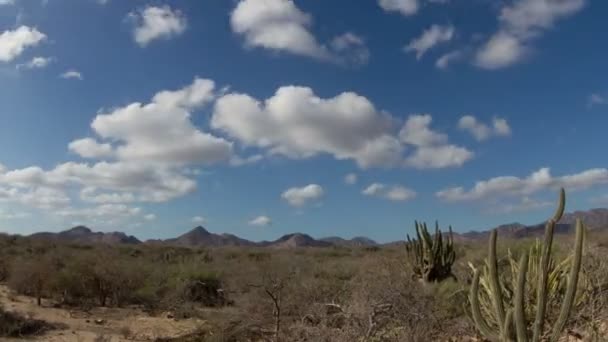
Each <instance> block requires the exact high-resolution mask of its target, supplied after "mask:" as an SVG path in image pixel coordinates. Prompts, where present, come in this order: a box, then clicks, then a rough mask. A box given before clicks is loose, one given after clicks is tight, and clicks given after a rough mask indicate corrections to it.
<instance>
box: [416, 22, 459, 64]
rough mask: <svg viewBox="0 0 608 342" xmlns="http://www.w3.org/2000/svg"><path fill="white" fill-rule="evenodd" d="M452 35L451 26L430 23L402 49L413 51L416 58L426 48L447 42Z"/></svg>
mask: <svg viewBox="0 0 608 342" xmlns="http://www.w3.org/2000/svg"><path fill="white" fill-rule="evenodd" d="M453 37H454V27H453V26H441V25H432V26H431V27H430V28H428V29H427V30H425V31H424V32H423V33H422V35H421V36H420V37H418V38H415V39H413V40H412V41H411V42H410V43H409V44H408V45H407V46H405V47H404V50H405V51H406V52H415V53H416V59H420V58H422V56H424V54H425V53H426V52H427V51H428V50H430V49H432V48H433V47H435V46H437V45H439V44H441V43H445V42H449V41H450V40H452V38H453Z"/></svg>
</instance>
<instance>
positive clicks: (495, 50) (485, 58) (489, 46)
mask: <svg viewBox="0 0 608 342" xmlns="http://www.w3.org/2000/svg"><path fill="white" fill-rule="evenodd" d="M526 53H527V47H526V46H525V45H523V43H522V42H521V41H520V40H519V39H518V38H517V37H515V36H513V35H512V34H509V33H506V32H498V33H497V34H495V35H494V36H492V38H490V40H489V41H488V42H487V43H486V44H485V45H484V46H483V48H481V49H480V50H479V51H478V52H477V55H476V57H475V58H476V61H475V63H476V64H477V65H478V66H480V67H482V68H485V69H499V68H503V67H506V66H509V65H511V64H513V63H515V62H517V61H519V60H521V59H522V58H523V57H524V56H525V55H526Z"/></svg>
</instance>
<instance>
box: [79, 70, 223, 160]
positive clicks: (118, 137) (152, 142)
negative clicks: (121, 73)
mask: <svg viewBox="0 0 608 342" xmlns="http://www.w3.org/2000/svg"><path fill="white" fill-rule="evenodd" d="M214 87H215V84H214V82H213V81H211V80H206V79H200V78H197V79H195V80H194V82H193V83H192V84H191V85H189V86H187V87H184V88H182V89H179V90H176V91H162V92H159V93H157V94H156V95H155V96H154V97H153V98H152V102H151V103H148V104H142V103H138V102H135V103H132V104H129V105H127V106H125V107H120V108H116V109H114V110H113V111H111V112H110V113H100V114H98V115H97V117H96V118H95V119H94V120H93V123H92V124H91V127H92V128H93V130H94V131H95V133H97V134H98V135H99V136H100V137H101V138H103V139H108V140H111V141H113V142H120V143H121V144H120V145H118V146H117V147H116V148H115V150H114V152H113V153H114V154H116V156H117V157H118V158H119V159H121V160H128V161H140V162H149V163H161V164H170V165H186V164H212V163H217V162H222V161H228V160H229V159H230V158H231V156H232V143H230V142H228V141H226V140H225V139H222V138H218V137H215V136H213V135H211V134H208V133H205V132H202V131H201V130H199V129H198V128H197V127H195V126H194V125H193V123H192V121H191V115H192V113H191V112H192V111H193V110H195V109H197V108H201V107H202V106H204V105H206V104H207V103H209V102H211V101H212V100H213V98H214V96H215V95H214ZM85 141H86V144H83V143H82V140H77V141H76V142H72V144H75V143H76V144H79V145H86V146H85V147H86V148H85V147H82V146H81V148H80V149H79V150H76V147H77V146H71V149H72V150H75V151H76V152H78V153H80V152H85V153H81V155H82V156H83V157H87V156H93V155H95V154H100V153H99V152H101V154H102V155H111V153H110V152H109V151H107V146H105V145H99V144H98V143H96V142H95V141H91V140H85ZM72 144H71V145H72ZM100 146H101V147H100Z"/></svg>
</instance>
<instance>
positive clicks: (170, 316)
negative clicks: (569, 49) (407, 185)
mask: <svg viewBox="0 0 608 342" xmlns="http://www.w3.org/2000/svg"><path fill="white" fill-rule="evenodd" d="M557 220H558V217H555V219H554V220H553V221H549V225H548V227H549V228H550V227H551V224H552V222H553V223H554V222H556V221H557ZM422 227H424V226H423V225H419V229H422ZM549 231H550V229H549ZM437 233H438V234H437ZM426 234H428V232H426V233H423V232H422V230H421V231H420V238H421V240H420V239H418V241H421V242H422V244H423V245H424V244H427V243H426V242H424V241H425V238H424V237H423V236H424V235H426ZM429 235H430V234H429ZM549 236H550V237H551V238H550V239H549V240H547V238H545V240H543V241H544V243H543V244H541V243H538V242H536V241H534V240H532V239H528V240H507V241H505V240H502V241H498V239H496V236H493V237H492V239H491V241H490V242H491V248H492V251H493V253H490V256H491V258H490V260H489V263H488V264H485V265H484V260H483V258H484V252H483V251H484V250H485V249H486V248H485V246H487V241H470V242H461V243H458V244H454V242H453V238H452V237H451V236H449V237H447V235H446V234H442V233H441V232H439V230H438V229H437V230H436V234H435V236H430V237H431V240H430V241H431V249H430V251H433V248H435V253H439V252H438V251H439V250H441V249H443V252H442V255H443V256H442V257H441V258H440V260H441V263H439V264H440V265H442V267H444V269H443V271H442V272H439V273H441V274H444V275H448V274H451V275H453V276H455V277H456V278H457V279H458V281H454V280H453V278H452V277H451V276H448V277H442V278H443V281H439V278H433V279H435V280H431V279H432V278H431V277H427V279H429V280H430V281H428V282H426V281H419V279H425V278H424V274H430V273H433V272H427V271H424V269H423V268H421V273H420V274H421V275H422V277H420V278H419V277H418V276H416V277H412V269H411V268H409V269H408V268H407V267H406V265H405V264H406V260H408V261H410V260H412V259H410V258H408V257H407V255H408V254H407V252H406V251H404V249H403V245H402V244H400V245H394V246H379V247H376V248H369V247H365V246H361V247H355V246H352V247H324V248H296V249H270V248H262V247H222V248H183V247H172V246H166V245H156V244H143V245H128V246H127V245H99V244H91V245H82V244H74V243H62V242H60V241H54V242H43V241H35V240H31V239H27V238H23V237H16V238H15V237H8V236H0V260H2V262H1V263H0V266H1V265H5V266H4V267H3V268H2V270H4V271H2V272H5V273H2V272H0V274H5V276H4V281H0V290H3V289H5V288H6V286H8V287H9V288H10V289H11V292H10V294H7V293H6V291H5V292H1V291H0V300H2V302H4V303H5V305H6V306H7V307H8V305H9V304H11V303H15V302H19V301H23V300H24V299H23V298H29V299H25V300H26V301H27V300H29V301H30V302H31V305H32V307H36V302H37V297H40V304H41V305H42V307H41V308H39V310H51V309H53V310H64V311H63V312H65V313H66V316H69V317H76V318H74V319H79V318H78V317H82V318H81V320H82V321H84V320H90V321H91V323H90V324H92V325H95V324H96V323H95V322H96V318H101V319H102V320H101V323H100V325H99V326H98V327H99V329H101V330H99V331H98V334H97V336H105V337H106V338H111V337H112V336H113V337H114V338H121V339H138V338H142V337H141V334H142V332H141V331H140V330H138V329H139V328H138V325H139V324H141V323H133V324H131V325H129V324H127V323H125V322H123V321H122V320H121V319H118V322H117V324H115V325H114V329H115V331H113V334H112V331H110V325H108V326H104V324H106V323H103V321H104V320H106V319H109V320H111V319H112V317H114V316H112V315H110V314H109V312H131V311H132V310H136V309H137V310H140V311H133V312H138V313H137V314H138V315H140V316H141V315H144V316H145V317H157V318H158V319H159V320H164V321H166V322H168V323H167V324H170V325H175V324H178V323H179V322H186V321H192V322H193V323H192V324H193V327H192V328H191V329H183V330H180V335H179V338H177V336H172V337H167V336H168V335H167V336H165V335H162V336H160V335H159V336H160V337H156V338H159V341H284V342H287V341H289V342H291V341H296V342H297V341H321V342H323V341H328V342H329V341H331V342H334V341H335V342H346V341H348V342H351V341H387V342H388V341H425V342H426V341H467V340H470V339H472V338H475V337H478V334H479V329H478V328H477V327H476V326H475V324H473V320H472V319H470V318H469V317H467V316H475V315H472V314H474V311H473V313H471V310H470V309H469V308H470V304H471V303H469V295H468V294H469V290H470V288H469V287H470V284H471V283H473V285H476V286H477V290H476V291H474V292H475V293H476V294H477V295H478V297H477V298H478V299H479V300H478V304H479V311H480V314H481V315H482V316H483V318H484V320H485V322H486V323H487V325H488V326H489V328H490V329H492V335H485V337H486V338H490V339H491V338H492V337H495V336H500V334H501V332H500V326H499V324H498V322H503V323H502V324H503V326H504V320H500V319H496V318H493V317H500V316H496V312H497V311H496V309H495V302H494V298H495V297H494V296H493V295H492V291H493V286H494V285H492V284H493V282H494V280H493V279H495V278H493V277H494V276H497V277H498V286H499V287H497V288H500V291H501V292H500V293H501V295H502V303H503V307H504V312H505V319H506V317H507V313H508V312H512V314H511V315H512V316H511V317H512V320H511V322H512V323H511V324H510V325H509V326H510V327H511V330H510V332H509V333H507V334H513V335H512V336H511V337H512V338H513V339H515V338H516V335H515V333H516V329H515V327H516V322H517V321H516V319H521V318H523V319H524V321H523V322H524V325H525V330H526V331H525V332H527V333H528V335H530V336H529V340H532V341H534V340H533V330H534V322H535V315H536V312H537V311H538V308H539V304H538V298H545V299H544V300H543V302H544V303H541V305H544V306H545V307H546V313H545V315H544V317H545V319H543V322H544V324H543V325H544V329H543V330H542V331H543V333H542V334H541V337H542V338H545V337H548V336H550V334H551V333H552V331H551V330H552V329H553V327H555V326H560V325H561V324H563V323H564V322H566V323H567V326H568V329H566V330H565V331H567V332H568V333H569V334H571V335H580V336H582V337H584V338H585V339H586V340H588V341H604V340H606V339H607V327H606V321H607V320H608V305H607V304H608V264H607V263H606V257H607V256H608V248H606V245H608V244H607V243H606V241H608V235H606V233H602V232H601V231H593V230H592V231H590V232H589V236H590V237H591V236H592V238H589V239H588V242H587V243H586V247H585V257H584V258H580V257H579V253H581V248H578V247H579V246H581V245H580V243H581V239H582V238H581V236H582V233H581V232H580V230H579V235H578V236H577V238H576V241H575V242H576V246H577V248H575V252H574V253H568V252H569V251H571V250H572V248H571V246H572V241H573V237H572V236H571V235H568V236H556V237H555V238H553V237H552V235H549ZM438 237H441V238H438ZM437 239H440V240H439V241H441V245H439V244H436V243H437ZM547 241H549V242H550V243H551V245H552V246H550V247H552V248H548V249H547V246H548V244H547ZM499 242H500V244H499ZM423 245H421V246H423ZM433 246H442V247H441V248H440V247H433ZM448 246H450V247H449V248H448ZM411 247H413V244H412V246H411ZM417 248H418V249H419V248H420V247H417ZM414 250H415V248H414ZM411 251H412V249H411V248H410V253H412V252H411ZM423 253H426V252H423ZM494 253H495V254H494ZM547 253H549V254H547ZM569 254H572V255H570V256H568V255H569ZM425 255H431V256H432V255H437V254H423V255H422V256H425ZM492 255H494V256H492ZM499 255H503V256H505V257H504V258H500V259H499V257H498V256H499ZM545 255H550V256H551V257H550V258H545ZM410 257H411V258H413V260H416V257H415V256H413V255H412V254H410ZM522 260H523V261H522ZM447 261H450V262H447ZM526 261H527V262H526ZM579 262H580V264H581V271H580V272H578V273H577V274H578V275H579V278H580V281H579V286H578V287H577V288H578V291H575V292H573V290H572V288H571V287H570V286H572V285H570V284H574V282H573V281H572V280H569V279H572V278H571V277H572V275H571V272H570V270H572V269H574V270H576V267H573V264H574V265H576V264H578V263H579ZM469 263H470V265H472V266H474V268H475V269H476V270H477V271H476V272H475V275H476V276H475V277H472V274H471V271H470V267H471V266H470V265H469ZM494 263H495V264H496V266H497V267H496V268H495V269H494V270H492V271H491V269H490V266H491V265H493V264H494ZM545 263H546V266H545ZM421 265H425V264H424V262H423V263H422V264H421ZM428 265H431V262H428ZM448 266H449V267H448ZM448 270H449V272H448ZM0 271H1V270H0ZM425 272H426V273H425ZM434 274H438V273H437V272H435V273H434ZM520 274H524V275H525V278H523V279H524V280H525V281H523V282H522V278H520V277H519V275H520ZM540 275H543V277H541V276H540ZM545 276H546V278H547V279H546V281H545V284H546V287H544V286H542V285H540V286H539V284H540V283H539V281H538V278H544V277H545ZM522 284H523V285H522ZM519 285H521V287H520V286H519ZM539 288H540V289H542V288H546V290H545V291H539ZM573 293H574V294H575V295H574V294H573ZM522 294H523V297H522ZM539 294H540V297H539ZM23 295H25V296H27V297H23ZM11 296H14V297H17V298H11ZM571 296H573V297H571ZM471 298H473V297H471ZM522 298H523V300H524V301H523V305H522V304H521V303H522V302H521V299H522ZM563 298H572V307H573V308H574V309H573V310H567V311H566V312H568V313H569V314H568V315H566V316H565V317H566V319H564V318H563V317H562V318H560V309H561V307H562V306H563V307H565V308H568V306H569V305H568V302H570V300H568V301H564V300H563ZM563 302H566V304H565V305H563V304H562V303H563ZM515 304H517V306H516V305H515ZM520 308H523V317H522V314H521V313H522V312H521V311H520V313H519V314H517V315H515V313H516V312H515V309H518V310H519V309H520ZM142 310H143V311H142ZM564 310H566V309H564ZM39 312H43V311H39ZM68 312H69V315H68V314H67V313H68ZM91 312H95V314H92V313H91ZM1 314H2V315H4V316H2V317H5V318H4V319H3V320H2V321H0V322H1V323H0V335H3V336H16V335H15V334H17V335H19V334H24V332H25V331H45V329H48V328H49V327H50V326H49V325H44V324H43V322H42V320H40V319H38V318H37V317H35V316H32V315H29V314H28V313H27V312H20V314H19V315H18V314H17V313H7V312H6V311H1ZM95 315H100V316H99V317H97V316H95ZM103 315H106V316H103ZM140 316H138V317H140ZM516 316H517V317H516ZM6 317H9V318H6ZM118 317H120V315H119V316H118ZM26 318H27V319H26ZM142 318H143V317H142ZM199 320H200V321H199ZM10 322H12V323H10ZM27 322H29V323H27ZM32 322H36V324H42V325H41V327H44V329H42V330H40V329H33V330H30V329H29V328H27V327H29V326H30V325H28V324H34V323H32ZM137 322H140V321H137ZM155 322H156V321H155ZM198 322H204V323H198ZM555 322H558V323H559V324H560V325H555V324H554V323H555ZM49 323H50V324H54V323H55V322H49ZM155 324H157V323H155ZM26 328H27V329H26ZM104 329H105V330H104ZM144 329H145V328H144ZM148 330H149V328H148ZM558 330H560V331H559V332H562V331H561V329H558ZM564 333H565V332H564ZM502 334H504V333H502ZM110 335H111V336H110ZM146 338H147V337H146Z"/></svg>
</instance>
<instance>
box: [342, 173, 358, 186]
mask: <svg viewBox="0 0 608 342" xmlns="http://www.w3.org/2000/svg"><path fill="white" fill-rule="evenodd" d="M357 181H358V177H357V174H356V173H349V174H347V175H346V176H344V183H346V184H348V185H353V184H357Z"/></svg>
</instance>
